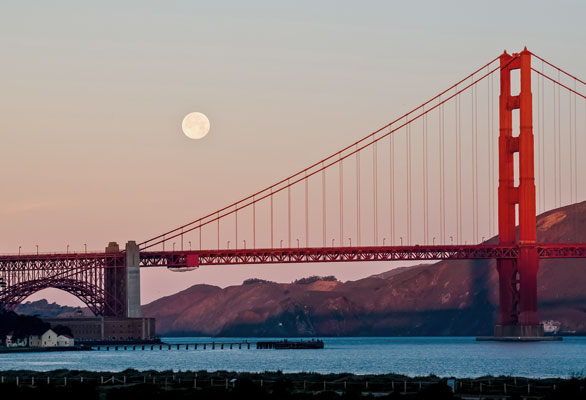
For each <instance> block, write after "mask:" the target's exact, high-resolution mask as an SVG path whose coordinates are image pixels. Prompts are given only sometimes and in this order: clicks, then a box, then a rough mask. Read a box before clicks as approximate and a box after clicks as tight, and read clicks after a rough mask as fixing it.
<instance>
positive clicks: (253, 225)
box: [252, 196, 256, 249]
mask: <svg viewBox="0 0 586 400" xmlns="http://www.w3.org/2000/svg"><path fill="white" fill-rule="evenodd" d="M255 197H256V196H252V248H253V249H256V198H255Z"/></svg>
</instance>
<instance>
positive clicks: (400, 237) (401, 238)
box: [399, 236, 403, 246]
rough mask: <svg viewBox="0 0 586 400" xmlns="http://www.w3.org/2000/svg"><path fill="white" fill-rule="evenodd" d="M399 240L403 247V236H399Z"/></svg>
mask: <svg viewBox="0 0 586 400" xmlns="http://www.w3.org/2000/svg"><path fill="white" fill-rule="evenodd" d="M399 239H400V240H401V246H403V236H399Z"/></svg>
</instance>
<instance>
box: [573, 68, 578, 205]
mask: <svg viewBox="0 0 586 400" xmlns="http://www.w3.org/2000/svg"><path fill="white" fill-rule="evenodd" d="M575 90H576V80H575V79H574V91H575ZM572 97H573V99H574V147H573V151H574V187H575V190H574V203H577V202H578V150H577V148H578V126H577V125H576V121H577V118H576V100H577V98H576V95H575V94H573V96H572Z"/></svg>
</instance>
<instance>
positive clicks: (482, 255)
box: [0, 243, 586, 271]
mask: <svg viewBox="0 0 586 400" xmlns="http://www.w3.org/2000/svg"><path fill="white" fill-rule="evenodd" d="M519 249H520V246H517V245H514V246H502V245H436V246H369V247H309V248H284V249H223V250H222V249H221V250H201V251H200V250H193V251H185V250H183V251H182V250H179V251H145V252H141V253H140V259H141V260H140V265H141V266H142V267H169V268H190V267H192V268H195V267H198V266H200V265H229V264H280V263H314V262H356V261H433V260H467V259H516V258H517V257H518V254H519ZM537 251H538V254H539V257H540V258H579V257H586V244H584V243H576V244H538V245H537ZM123 257H124V253H123V252H121V253H65V254H64V253H55V254H21V255H3V256H0V271H8V270H14V269H19V270H26V269H36V268H44V267H47V266H49V265H50V266H51V267H53V268H55V267H64V268H67V267H69V268H73V267H83V268H88V267H89V268H91V267H92V266H96V267H98V266H103V265H108V266H123V265H124V260H123Z"/></svg>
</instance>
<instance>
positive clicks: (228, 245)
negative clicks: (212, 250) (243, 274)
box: [226, 240, 230, 249]
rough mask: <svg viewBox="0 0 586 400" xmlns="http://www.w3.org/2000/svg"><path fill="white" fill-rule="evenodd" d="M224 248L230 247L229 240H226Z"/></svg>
mask: <svg viewBox="0 0 586 400" xmlns="http://www.w3.org/2000/svg"><path fill="white" fill-rule="evenodd" d="M226 248H227V249H229V248H230V241H229V240H228V241H227V242H226Z"/></svg>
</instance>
